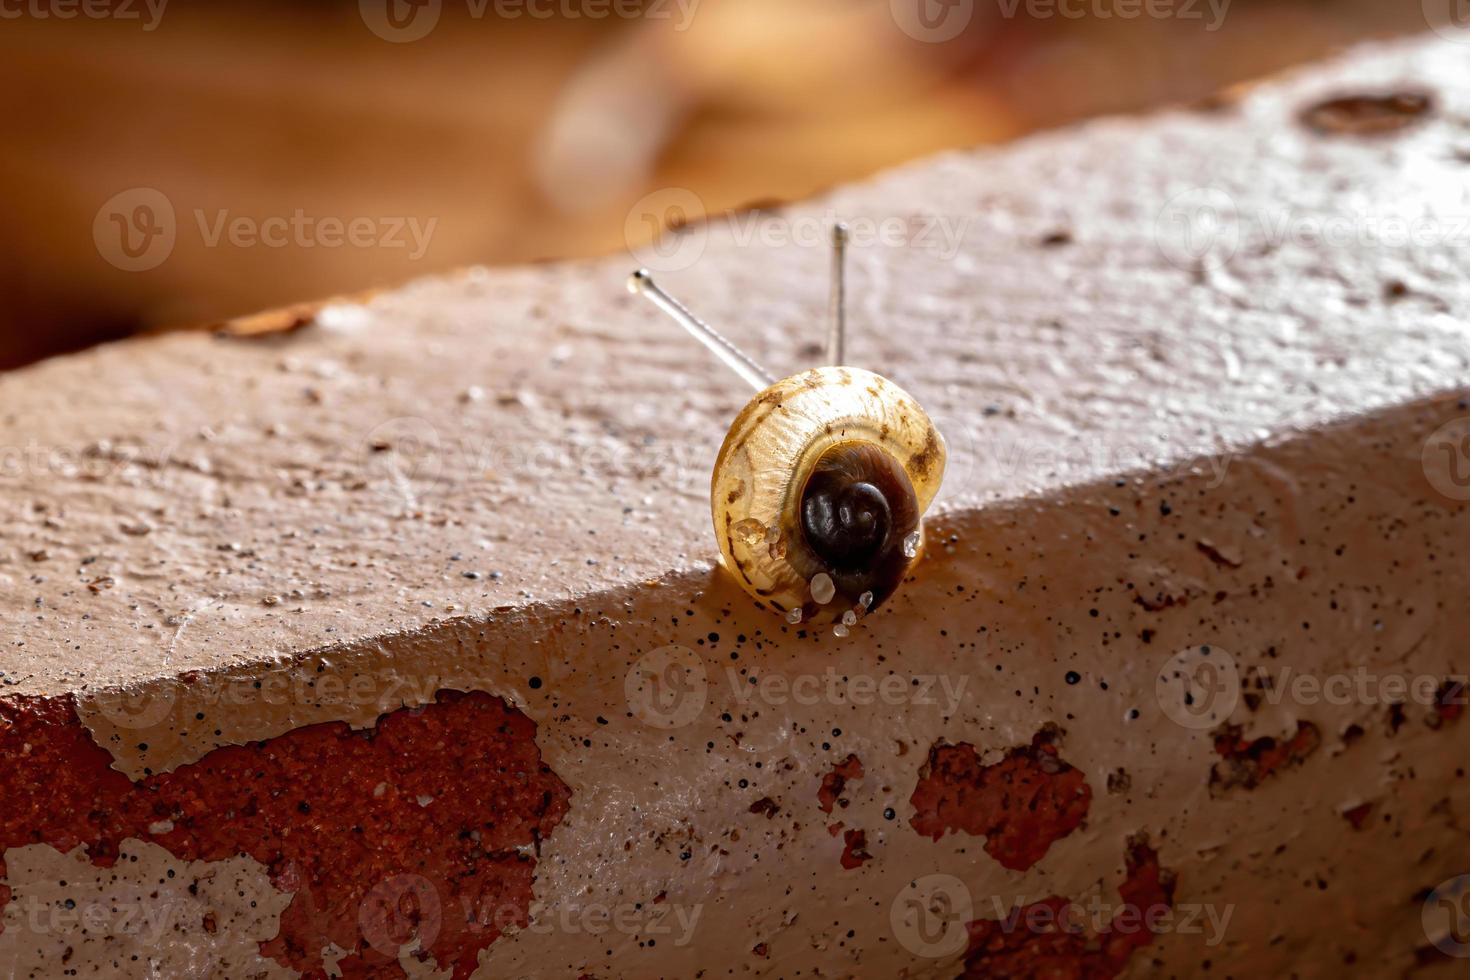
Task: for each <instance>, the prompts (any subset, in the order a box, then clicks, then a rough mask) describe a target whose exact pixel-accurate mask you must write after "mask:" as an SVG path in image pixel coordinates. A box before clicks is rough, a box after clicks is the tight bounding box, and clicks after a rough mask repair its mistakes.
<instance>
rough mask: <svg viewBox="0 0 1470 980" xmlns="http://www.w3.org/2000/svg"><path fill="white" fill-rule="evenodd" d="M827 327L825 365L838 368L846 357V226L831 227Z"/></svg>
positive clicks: (840, 223)
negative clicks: (830, 267)
mask: <svg viewBox="0 0 1470 980" xmlns="http://www.w3.org/2000/svg"><path fill="white" fill-rule="evenodd" d="M830 306H831V310H830V314H829V324H828V327H827V363H828V364H829V365H830V366H832V367H838V366H840V365H841V364H842V362H843V360H845V359H846V355H847V225H845V224H843V223H842V222H840V221H839V222H837V224H835V225H833V226H832V300H831V304H830Z"/></svg>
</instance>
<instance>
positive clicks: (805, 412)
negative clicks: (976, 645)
mask: <svg viewBox="0 0 1470 980" xmlns="http://www.w3.org/2000/svg"><path fill="white" fill-rule="evenodd" d="M847 448H851V449H853V450H854V451H855V454H856V456H857V457H859V458H860V459H862V460H865V461H867V464H873V465H877V466H878V467H879V468H880V469H882V468H883V463H882V462H881V461H882V460H889V461H891V463H890V465H889V466H888V469H887V473H888V475H887V476H885V478H884V479H885V480H887V481H888V485H889V486H891V487H892V488H893V491H892V492H893V495H894V496H895V500H894V501H893V503H894V507H893V511H892V513H893V533H894V534H900V535H901V537H899V538H895V539H894V540H889V541H886V542H885V543H884V545H883V548H882V554H883V556H884V557H883V559H882V561H881V562H875V566H876V565H879V564H881V565H882V567H874V568H872V569H856V570H854V569H846V570H841V569H837V568H834V567H832V563H831V562H830V561H828V560H825V559H823V558H822V557H821V555H820V554H819V553H818V549H816V548H814V547H813V542H812V541H810V540H809V539H808V534H807V533H806V531H805V530H804V526H803V517H802V513H803V511H802V508H803V495H804V494H805V493H806V491H807V487H808V482H809V481H810V480H811V479H812V476H813V473H814V472H815V471H816V470H817V469H818V467H819V465H825V464H823V461H824V460H828V459H831V458H833V456H834V454H835V455H842V454H843V451H844V450H845V449H847ZM874 461H877V462H876V463H874ZM944 462H945V451H944V440H943V438H942V437H941V436H940V434H939V432H938V430H936V429H935V428H934V425H933V423H932V422H930V420H929V417H928V416H927V415H926V414H924V410H923V409H921V408H920V407H919V405H918V403H917V402H915V401H914V400H913V398H911V397H910V396H909V395H908V394H907V393H906V392H905V391H903V389H901V388H899V387H898V386H897V385H895V384H894V383H893V382H891V381H888V380H887V379H885V378H882V377H880V376H878V375H876V374H873V373H872V372H869V371H864V370H861V369H859V368H852V367H824V368H815V369H813V370H810V371H805V372H803V373H801V374H797V375H794V376H792V377H789V378H786V379H785V380H783V381H778V382H776V383H775V384H774V385H772V386H771V387H769V388H767V389H766V390H765V391H763V392H761V393H760V394H759V395H757V396H756V398H755V400H754V401H752V402H751V403H750V404H749V405H747V406H745V408H744V409H743V410H742V411H741V412H740V414H739V415H738V416H736V418H735V422H734V424H732V425H731V426H730V431H729V433H728V434H727V435H726V436H725V442H724V444H723V445H722V446H721V447H720V453H719V456H718V457H717V458H716V460H715V469H714V476H713V478H712V480H711V486H710V500H711V509H712V511H713V516H714V524H715V535H716V537H717V538H718V539H719V542H720V551H721V553H722V554H723V556H724V560H725V564H726V565H727V566H728V567H729V569H730V571H731V572H732V573H733V574H734V575H735V577H736V579H737V580H738V581H739V582H740V585H741V587H742V588H744V589H745V590H746V591H747V592H749V593H750V594H751V595H752V596H754V597H755V598H756V599H757V600H759V601H760V602H762V603H765V604H766V605H768V606H770V607H772V608H773V609H775V610H776V611H777V612H781V613H784V614H786V615H787V619H788V621H789V622H833V621H839V622H852V621H853V619H854V618H856V617H861V616H862V615H863V614H864V613H866V612H867V611H869V610H871V609H872V608H875V607H876V606H877V605H878V604H879V603H881V602H882V601H883V600H884V599H885V598H887V597H888V595H889V594H891V593H892V591H893V590H894V589H895V588H896V587H897V585H898V584H899V582H901V581H902V578H903V575H904V574H905V573H906V572H907V571H908V569H909V567H911V566H912V564H913V562H914V561H916V560H917V558H918V555H919V553H920V550H921V548H922V541H923V537H922V520H921V518H922V515H923V513H924V511H925V510H927V509H928V506H929V503H930V502H931V501H932V500H933V499H934V495H935V493H936V492H938V490H939V484H940V481H941V479H942V478H943V476H944ZM867 464H865V465H867ZM898 497H902V498H903V499H901V500H900V499H897V498H898ZM885 513H886V512H885ZM886 526H887V525H885V527H886Z"/></svg>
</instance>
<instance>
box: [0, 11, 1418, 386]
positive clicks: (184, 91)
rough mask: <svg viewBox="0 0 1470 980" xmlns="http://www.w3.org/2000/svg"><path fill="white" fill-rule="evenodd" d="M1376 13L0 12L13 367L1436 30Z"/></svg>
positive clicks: (846, 175)
mask: <svg viewBox="0 0 1470 980" xmlns="http://www.w3.org/2000/svg"><path fill="white" fill-rule="evenodd" d="M1426 26H1427V25H1426V22H1425V15H1424V13H1423V10H1422V8H1421V4H1419V3H1415V2H1384V0H335V2H334V0H318V2H313V3H308V2H301V0H297V2H291V3H288V2H256V3H251V4H241V3H235V4H224V3H208V2H202V0H0V85H3V88H4V91H6V92H9V93H10V94H9V96H8V97H7V105H8V108H7V109H6V111H5V120H4V122H3V124H0V125H3V128H4V132H3V139H0V215H3V216H4V219H3V220H4V229H5V231H4V235H3V236H0V296H3V299H4V302H3V303H0V368H3V367H11V366H15V365H17V364H21V363H24V362H26V361H29V360H33V359H35V358H38V357H42V356H45V355H46V354H49V353H54V352H57V351H62V350H67V349H74V348H77V347H80V346H83V345H86V344H89V343H94V342H96V341H98V340H102V339H108V338H114V337H118V336H122V335H125V334H128V333H131V332H135V331H139V330H154V329H171V328H179V327H193V326H209V325H212V324H217V323H219V322H220V321H222V320H224V319H227V318H231V317H235V316H238V315H241V314H247V313H251V312H254V311H258V310H265V309H269V308H273V307H281V306H284V305H289V304H292V303H294V302H298V301H305V300H311V299H317V298H324V297H327V296H331V295H337V294H345V293H355V292H359V291H362V290H367V289H370V288H373V287H378V286H384V285H391V284H393V283H396V282H400V281H403V280H406V279H410V278H413V277H415V276H418V275H423V274H427V273H431V272H437V271H442V270H447V269H452V268H455V267H457V266H463V265H468V264H472V263H510V262H519V261H526V260H535V259H544V258H567V257H574V256H581V255H595V254H604V253H608V252H611V251H614V250H618V249H623V248H626V247H628V245H629V244H633V242H631V241H630V240H631V239H633V238H637V237H639V236H642V237H644V238H646V237H649V236H651V235H653V234H654V233H656V231H657V229H656V228H651V227H643V226H642V225H643V224H646V223H641V222H638V221H634V220H630V213H636V212H637V208H636V207H635V205H636V203H637V202H638V201H639V200H640V199H642V198H644V197H645V195H648V194H649V193H650V192H653V191H655V190H657V189H660V188H669V187H678V188H687V189H689V190H691V191H693V192H694V193H695V194H696V195H698V198H699V199H700V200H702V201H703V203H704V205H705V207H706V208H707V209H708V210H709V211H711V212H717V211H720V210H724V209H733V208H740V207H747V206H753V205H755V206H758V205H762V204H770V203H772V202H775V201H781V200H790V199H793V198H799V197H802V196H805V195H808V194H810V193H812V192H814V191H818V190H821V189H822V188H825V187H828V186H830V185H832V184H835V183H838V182H841V181H845V180H849V179H853V178H858V177H861V176H863V175H865V174H869V173H872V172H874V171H876V170H879V169H881V168H884V167H887V166H890V165H893V164H896V163H899V162H902V161H906V160H910V159H913V158H916V157H920V156H923V155H925V154H927V153H931V152H933V151H936V150H939V149H943V148H949V147H964V146H971V145H975V144H981V143H991V142H996V141H1001V140H1007V139H1012V138H1014V137H1016V136H1019V135H1021V134H1024V133H1026V132H1029V131H1032V130H1036V129H1039V128H1045V127H1051V126H1056V125H1058V124H1062V123H1066V122H1068V121H1071V120H1075V119H1079V118H1082V117H1087V116H1092V115H1097V114H1100V113H1108V112H1117V111H1137V110H1142V109H1145V108H1148V107H1152V106H1157V105H1163V104H1170V103H1179V102H1190V101H1194V100H1198V99H1202V98H1205V97H1207V96H1209V95H1210V94H1211V93H1214V92H1216V91H1218V90H1220V89H1222V88H1224V87H1227V86H1229V85H1230V84H1232V83H1235V82H1238V81H1241V80H1245V79H1249V78H1252V77H1255V76H1259V75H1262V74H1265V73H1268V72H1271V71H1275V70H1278V69H1281V68H1283V67H1286V66H1288V65H1291V64H1294V63H1297V62H1301V61H1305V60H1308V59H1311V58H1314V57H1318V56H1321V55H1324V54H1327V53H1330V52H1331V51H1333V50H1336V49H1338V48H1341V47H1343V46H1346V45H1348V44H1351V43H1353V42H1356V41H1361V40H1367V39H1371V38H1375V37H1383V36H1389V35H1394V34H1401V33H1408V32H1417V31H1423V30H1425V29H1426Z"/></svg>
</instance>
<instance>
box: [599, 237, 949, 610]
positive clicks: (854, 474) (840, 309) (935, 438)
mask: <svg viewBox="0 0 1470 980" xmlns="http://www.w3.org/2000/svg"><path fill="white" fill-rule="evenodd" d="M847 239H848V235H847V229H846V227H845V226H843V225H841V224H838V225H837V226H836V227H835V228H834V229H833V234H832V245H833V248H832V297H831V317H830V320H831V322H830V327H829V332H828V340H827V355H828V356H827V360H828V361H829V362H830V364H829V366H826V367H817V368H812V369H810V370H807V371H802V372H801V373H799V374H794V375H792V376H791V377H789V378H785V379H783V380H780V381H777V380H775V379H774V378H772V377H771V375H769V374H768V373H767V372H766V371H765V370H764V369H762V368H761V367H760V366H759V365H758V364H756V363H755V362H754V361H753V360H751V359H750V357H748V356H747V355H746V354H745V353H743V352H742V351H741V350H739V349H738V348H737V347H735V345H734V344H732V343H730V341H728V340H726V339H725V338H724V337H723V336H721V335H720V334H719V333H717V332H716V331H715V330H714V329H712V328H711V327H709V326H708V325H707V324H705V323H704V322H702V321H701V320H699V319H698V318H697V317H695V316H694V315H693V314H692V313H690V312H689V310H688V309H686V308H685V307H684V306H683V304H681V303H680V302H679V301H678V300H676V299H674V298H673V297H672V296H670V295H669V294H668V293H666V292H665V291H664V290H662V289H661V288H659V286H658V285H657V284H656V283H655V282H654V281H653V277H652V276H651V275H649V273H648V271H647V270H645V269H640V270H638V271H637V272H635V273H633V275H632V276H631V277H630V278H629V280H628V289H629V291H631V292H633V293H636V294H640V295H643V296H645V297H647V298H648V299H649V300H651V301H652V302H653V303H654V304H655V305H656V306H658V307H659V308H660V309H661V310H663V311H664V312H665V313H667V314H668V315H669V316H670V317H671V318H673V319H674V320H675V321H676V322H678V323H679V325H680V326H682V327H683V328H684V329H685V330H687V331H688V332H689V333H690V334H691V335H693V336H694V338H695V339H697V340H699V341H700V342H701V343H703V344H704V345H705V346H706V347H708V348H709V349H710V350H711V351H713V352H714V353H715V354H716V355H717V356H718V357H719V358H720V360H721V361H723V362H724V363H725V364H726V365H728V366H729V367H730V368H732V369H733V370H734V371H735V373H736V374H738V375H740V377H741V378H742V379H744V380H745V381H746V382H748V383H749V384H750V385H751V386H752V387H754V388H755V389H756V390H757V391H758V392H759V393H758V394H757V395H756V396H755V398H754V399H753V400H752V401H751V402H750V403H749V404H748V405H746V406H745V408H744V409H742V410H741V412H740V413H739V414H738V415H737V416H736V417H735V421H734V422H733V423H732V424H731V426H730V431H729V432H728V433H727V434H726V436H725V441H724V443H723V445H721V446H720V451H719V455H718V456H717V457H716V458H715V465H714V473H713V475H712V477H711V479H710V509H711V512H712V515H713V518H714V528H715V536H716V537H717V538H718V540H719V545H720V552H721V555H722V557H723V559H724V564H725V566H726V567H727V568H728V569H729V570H730V572H731V573H732V574H733V575H734V576H735V578H736V580H737V581H738V582H739V584H740V586H741V587H742V588H743V589H744V590H745V591H746V592H747V593H749V594H750V595H751V596H752V597H753V598H755V599H756V600H757V602H759V603H761V604H764V605H766V606H769V607H770V608H772V609H774V610H776V611H777V612H778V613H781V614H783V615H784V616H785V617H786V621H787V622H788V623H792V624H796V623H832V624H834V627H833V628H834V631H835V632H836V633H837V635H839V636H845V635H847V633H848V627H850V626H852V625H853V624H854V623H856V622H857V621H858V620H859V619H861V618H862V617H863V616H865V615H866V614H867V613H869V612H872V611H873V610H874V609H876V608H878V606H879V605H880V604H882V603H883V602H884V600H886V599H888V598H889V597H890V596H892V595H893V593H894V592H895V591H896V590H897V589H898V587H899V586H900V585H901V584H902V583H903V580H904V578H905V577H906V576H907V575H908V573H909V571H910V569H912V568H913V566H914V564H915V562H917V561H918V560H919V557H920V555H921V554H922V551H923V543H924V528H923V515H924V511H925V510H926V509H928V507H929V504H930V502H931V501H932V500H933V499H934V495H935V493H937V492H938V490H939V484H940V481H941V479H942V478H943V476H944V462H945V449H944V439H943V437H941V436H940V434H939V431H938V430H937V429H936V428H935V427H934V424H933V422H931V421H930V420H929V416H928V415H926V414H925V413H924V410H923V409H922V408H920V407H919V404H918V403H917V402H916V401H914V399H913V398H912V397H910V396H909V395H908V393H906V392H905V391H904V390H903V389H901V388H900V387H898V385H896V384H894V383H893V382H892V381H889V380H888V379H887V378H884V377H881V376H879V375H877V374H874V373H872V372H870V371H865V370H862V369H861V368H856V367H850V366H847V365H845V364H844V363H843V361H844V345H845V338H846V315H845V306H846V288H845V277H844V267H845V264H846V263H845V256H846V245H847Z"/></svg>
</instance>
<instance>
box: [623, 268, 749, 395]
mask: <svg viewBox="0 0 1470 980" xmlns="http://www.w3.org/2000/svg"><path fill="white" fill-rule="evenodd" d="M628 292H630V293H637V294H638V295H641V296H647V297H648V298H649V300H650V301H652V303H653V305H654V306H657V307H658V308H659V309H661V310H663V311H664V312H665V313H667V314H668V315H669V316H670V317H672V318H673V320H674V322H675V323H677V324H679V326H681V327H683V328H684V329H685V330H687V331H689V334H690V335H691V336H692V337H693V338H694V339H695V340H697V341H699V342H700V343H701V344H703V345H704V346H706V347H708V348H709V349H710V350H711V351H713V352H714V354H715V356H716V357H718V358H719V359H720V360H722V361H724V362H725V364H726V366H728V367H729V368H730V370H732V371H734V372H735V373H736V374H738V375H740V377H741V378H742V379H744V380H745V382H746V383H747V384H749V385H750V386H751V387H752V388H754V389H755V390H756V391H764V390H765V389H767V388H769V387H770V386H771V385H773V384H775V383H776V379H775V378H773V377H771V376H770V375H769V374H767V373H766V370H765V368H763V367H761V366H760V365H759V364H757V363H756V362H755V361H752V360H751V359H750V357H749V356H748V355H747V354H746V353H745V352H744V351H742V350H741V349H740V348H739V347H736V346H735V345H734V344H732V343H730V342H729V341H728V340H726V339H725V338H724V337H723V336H721V335H720V334H719V333H717V332H716V331H715V329H714V328H713V327H711V326H710V325H709V324H707V323H705V322H704V321H703V320H701V319H699V318H698V317H697V316H695V315H694V314H693V313H690V312H689V310H688V309H687V308H686V307H685V306H684V304H683V303H680V302H679V301H678V300H676V299H674V297H672V296H670V295H669V294H668V293H666V292H664V291H663V290H662V289H660V288H659V286H658V284H657V283H656V282H654V281H653V276H652V275H650V274H649V272H648V270H647V269H639V270H638V271H637V272H635V273H633V274H632V275H631V276H629V277H628Z"/></svg>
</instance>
